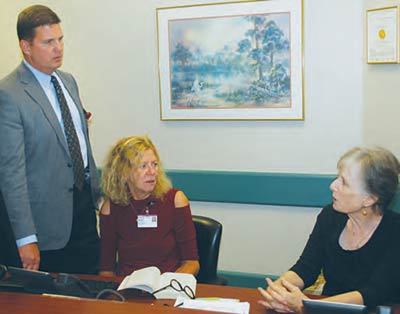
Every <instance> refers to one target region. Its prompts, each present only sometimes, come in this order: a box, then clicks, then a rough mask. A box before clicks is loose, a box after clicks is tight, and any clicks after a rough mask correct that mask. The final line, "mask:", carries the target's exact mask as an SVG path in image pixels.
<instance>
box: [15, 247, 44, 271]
mask: <svg viewBox="0 0 400 314" xmlns="http://www.w3.org/2000/svg"><path fill="white" fill-rule="evenodd" d="M18 251H19V256H20V257H21V262H22V267H24V268H25V269H30V270H38V269H39V264H40V252H39V247H38V245H37V243H29V244H26V245H23V246H20V247H19V248H18Z"/></svg>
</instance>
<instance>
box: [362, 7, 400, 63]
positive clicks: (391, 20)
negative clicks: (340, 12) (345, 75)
mask: <svg viewBox="0 0 400 314" xmlns="http://www.w3.org/2000/svg"><path fill="white" fill-rule="evenodd" d="M366 24H367V40H366V42H367V63H368V64H384V63H398V62H399V8H398V6H389V7H382V8H374V9H369V10H367V23H366Z"/></svg>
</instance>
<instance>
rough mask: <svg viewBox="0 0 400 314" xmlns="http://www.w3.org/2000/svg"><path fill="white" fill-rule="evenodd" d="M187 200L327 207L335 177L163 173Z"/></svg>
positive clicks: (323, 175)
mask: <svg viewBox="0 0 400 314" xmlns="http://www.w3.org/2000/svg"><path fill="white" fill-rule="evenodd" d="M166 172H167V174H168V176H169V178H170V179H171V180H172V182H173V185H174V187H175V188H177V189H180V190H182V191H184V192H185V194H186V195H187V197H188V198H189V199H190V200H191V201H204V202H226V203H246V204H264V205H282V206H308V207H321V206H324V205H326V204H329V203H330V202H331V200H332V194H331V191H330V190H329V185H330V184H331V182H332V181H333V180H334V178H335V177H336V175H329V174H298V173H296V174H293V173H269V172H233V171H204V170H198V171H197V170H174V169H170V170H166Z"/></svg>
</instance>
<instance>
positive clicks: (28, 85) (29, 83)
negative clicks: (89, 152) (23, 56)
mask: <svg viewBox="0 0 400 314" xmlns="http://www.w3.org/2000/svg"><path fill="white" fill-rule="evenodd" d="M18 70H19V73H20V78H21V84H22V85H23V87H24V89H25V92H26V93H27V94H28V95H29V96H30V97H31V98H32V100H33V101H34V102H35V103H37V104H38V105H39V106H40V108H41V109H42V111H43V113H44V116H45V117H46V119H47V120H48V121H49V124H50V125H51V126H52V127H53V129H54V132H55V133H56V135H57V137H58V140H59V142H60V144H61V146H63V147H64V149H65V152H66V153H67V154H69V150H68V146H67V142H66V140H65V136H64V133H63V130H62V129H61V125H60V122H59V121H58V119H57V116H56V114H55V112H54V109H53V107H52V106H51V104H50V102H49V100H48V98H47V96H46V94H45V92H44V91H43V89H42V87H41V86H40V84H39V82H38V81H37V79H36V77H35V76H34V75H33V73H32V72H31V71H30V70H29V69H28V68H27V67H26V66H25V65H24V64H23V63H22V64H21V65H20V67H19V69H18Z"/></svg>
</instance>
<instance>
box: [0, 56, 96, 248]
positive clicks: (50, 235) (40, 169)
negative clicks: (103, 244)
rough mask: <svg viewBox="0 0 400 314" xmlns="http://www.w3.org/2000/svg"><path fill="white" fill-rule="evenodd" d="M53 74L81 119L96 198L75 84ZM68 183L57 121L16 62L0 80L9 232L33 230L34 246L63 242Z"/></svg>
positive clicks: (0, 173)
mask: <svg viewBox="0 0 400 314" xmlns="http://www.w3.org/2000/svg"><path fill="white" fill-rule="evenodd" d="M57 74H58V75H59V77H60V78H61V79H62V81H63V83H64V86H65V87H66V88H67V90H68V91H69V93H70V95H71V97H72V99H73V100H74V102H75V104H76V105H77V107H78V110H79V112H80V115H81V120H82V123H83V124H84V125H83V130H84V133H85V138H86V143H87V145H88V159H89V167H90V178H91V186H92V195H93V199H94V204H96V200H97V198H98V196H99V184H98V175H97V170H96V165H95V162H94V159H93V155H92V150H91V147H90V143H89V137H88V129H87V122H86V119H85V117H84V115H83V108H82V104H81V101H80V98H79V92H78V86H77V84H76V81H75V80H74V78H73V77H72V75H70V74H68V73H65V72H61V71H57ZM73 183H74V179H73V172H72V162H71V158H70V155H69V151H68V144H67V142H66V140H65V137H64V134H63V131H62V129H61V126H60V123H59V121H58V120H57V117H56V114H55V113H54V110H53V108H52V107H51V104H50V102H49V101H48V99H47V97H46V94H45V93H44V91H43V89H42V88H41V86H40V84H39V82H38V81H37V80H36V78H35V76H34V75H33V74H32V72H31V71H30V70H29V69H28V68H27V67H26V66H25V64H24V63H21V65H20V66H18V67H17V68H16V69H15V70H14V71H13V72H12V73H11V74H9V75H8V76H6V77H5V78H4V79H2V80H1V81H0V187H1V190H2V192H3V196H4V201H5V204H6V207H7V211H8V214H9V217H10V222H11V226H12V229H13V231H14V235H15V238H16V239H20V238H23V237H26V236H28V235H31V234H37V237H38V244H39V248H40V250H54V249H60V248H63V247H64V246H65V245H66V243H67V242H68V240H69V236H70V233H71V227H72V214H73ZM88 210H90V209H88Z"/></svg>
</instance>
